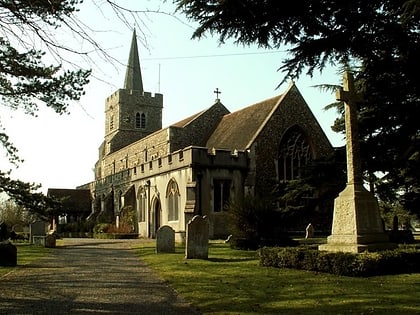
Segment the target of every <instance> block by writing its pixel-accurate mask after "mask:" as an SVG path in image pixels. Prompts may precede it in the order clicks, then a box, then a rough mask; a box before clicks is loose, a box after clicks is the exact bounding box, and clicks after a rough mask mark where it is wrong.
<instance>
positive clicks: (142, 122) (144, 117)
mask: <svg viewBox="0 0 420 315" xmlns="http://www.w3.org/2000/svg"><path fill="white" fill-rule="evenodd" d="M140 128H141V129H144V128H146V114H145V113H142V114H141V119H140Z"/></svg>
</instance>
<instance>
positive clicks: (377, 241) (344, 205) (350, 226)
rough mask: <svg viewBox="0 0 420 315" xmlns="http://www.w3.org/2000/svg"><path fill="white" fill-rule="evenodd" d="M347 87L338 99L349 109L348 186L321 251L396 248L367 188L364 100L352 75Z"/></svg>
mask: <svg viewBox="0 0 420 315" xmlns="http://www.w3.org/2000/svg"><path fill="white" fill-rule="evenodd" d="M343 85H344V90H339V91H337V97H336V98H337V100H338V101H343V102H344V108H345V126H346V158H347V185H346V188H345V189H344V190H343V191H342V192H341V193H340V194H339V195H338V197H337V198H336V199H335V200H334V213H333V223H332V231H331V235H330V236H329V237H328V238H327V244H323V245H320V246H319V250H325V251H331V252H351V253H360V252H364V251H376V250H384V249H391V248H395V246H396V245H395V244H393V243H391V242H389V238H388V236H387V235H386V233H385V231H384V228H383V225H382V220H381V217H380V215H379V207H378V201H377V200H376V198H375V196H374V195H373V194H372V193H371V192H369V191H368V190H366V188H365V187H364V185H363V177H362V163H361V157H360V151H359V139H358V126H357V125H358V124H357V109H356V106H357V102H360V100H361V97H360V96H359V95H358V94H356V93H355V89H354V82H353V76H352V75H351V73H349V72H346V73H344V76H343Z"/></svg>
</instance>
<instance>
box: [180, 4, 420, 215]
mask: <svg viewBox="0 0 420 315" xmlns="http://www.w3.org/2000/svg"><path fill="white" fill-rule="evenodd" d="M175 2H176V3H177V6H178V10H180V11H182V12H183V13H185V14H186V15H187V17H189V18H190V19H192V20H195V21H197V22H198V23H199V26H198V28H197V29H196V30H195V32H194V33H193V38H200V37H202V36H204V35H205V34H206V33H210V34H218V35H219V41H220V42H221V43H223V42H224V41H225V40H227V39H234V40H235V41H236V43H238V44H245V45H247V44H257V45H259V46H262V47H266V48H279V47H283V46H285V47H288V52H289V56H288V57H287V58H286V59H285V60H284V61H283V63H282V65H281V66H280V67H279V69H280V70H282V71H283V72H284V78H283V80H282V81H281V83H283V82H284V81H286V80H290V79H296V78H298V77H299V76H300V75H302V73H303V72H304V71H306V74H308V75H310V76H311V75H312V74H313V73H314V71H316V70H320V71H322V70H323V69H325V67H327V66H328V65H330V64H341V65H351V68H352V69H353V70H354V71H355V78H356V80H357V82H358V89H359V92H360V93H362V94H363V99H364V102H363V104H360V108H359V130H360V137H361V141H362V146H361V147H362V153H363V155H364V165H365V170H366V172H367V173H368V174H369V175H370V177H371V178H370V180H372V175H373V174H378V173H381V174H385V176H384V177H382V180H381V181H376V184H377V191H376V192H377V193H378V194H379V196H381V198H394V199H399V200H400V202H401V204H402V205H403V206H404V207H406V209H408V210H410V211H411V212H413V213H415V212H417V213H419V212H420V173H419V169H420V167H419V163H420V159H419V156H420V124H419V123H418V117H419V116H420V91H419V89H420V77H419V75H418V69H419V67H418V61H417V56H418V51H420V32H419V30H420V19H419V17H420V1H419V0H370V1H363V0H358V1H337V0H333V1H331V0H328V1H327V0H313V1H304V0H297V1H294V2H291V3H289V4H288V5H287V6H285V5H284V3H282V2H281V1H276V0H265V1H253V0H224V1H219V0H210V1H199V0H176V1H175ZM279 62H280V61H279ZM342 122H343V117H340V119H338V120H337V122H336V125H335V126H334V127H333V128H334V130H336V131H339V132H342V131H343V128H344V126H343V124H342Z"/></svg>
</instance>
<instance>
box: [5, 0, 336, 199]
mask: <svg viewBox="0 0 420 315" xmlns="http://www.w3.org/2000/svg"><path fill="white" fill-rule="evenodd" d="M118 2H119V3H120V4H122V5H126V4H127V3H128V5H130V6H131V8H134V9H138V10H145V9H149V10H156V11H157V10H159V11H160V12H166V13H172V12H173V11H174V7H173V5H172V4H171V3H167V2H163V3H162V1H158V0H145V1H138V2H137V1H136V2H135V4H133V3H134V1H133V2H131V1H122V0H121V1H118ZM126 17H127V19H126V22H123V21H122V20H121V19H119V18H118V16H117V15H116V13H115V12H114V11H112V10H111V8H110V7H109V6H108V5H107V4H106V3H105V2H104V1H101V0H86V1H85V2H84V4H83V5H82V6H81V8H80V12H79V14H78V18H79V20H80V21H82V22H83V23H84V25H85V27H86V30H89V32H90V34H91V36H92V37H93V38H94V39H95V41H97V42H98V43H99V45H100V46H101V47H102V48H103V49H104V50H105V51H106V53H107V54H109V55H110V56H112V58H113V61H109V60H105V58H103V57H101V55H98V54H97V53H95V52H92V54H91V55H90V60H86V59H84V58H82V57H81V56H78V55H71V54H70V55H66V60H67V61H70V62H71V63H73V65H74V64H75V65H77V66H80V67H83V68H91V69H92V77H91V80H90V83H89V84H88V85H87V86H86V87H85V92H86V93H85V95H83V96H82V98H81V99H80V101H78V102H75V103H73V104H72V105H71V106H70V107H69V111H70V114H65V115H58V114H56V113H55V112H53V111H52V110H50V109H48V108H41V110H40V111H39V113H38V117H31V116H28V115H25V114H24V113H23V112H21V111H10V110H8V109H6V108H4V106H0V117H1V124H2V127H3V128H4V129H5V132H6V133H7V134H8V135H9V137H10V140H11V141H12V142H13V144H14V145H15V146H16V147H17V148H18V150H19V152H18V155H19V157H20V158H22V159H23V160H24V162H23V163H21V164H20V165H19V167H18V168H15V167H14V166H13V165H10V164H9V163H8V162H7V157H6V156H5V154H2V155H0V169H1V170H3V171H5V170H9V169H11V170H12V172H11V177H12V178H16V179H20V180H23V181H26V182H31V183H36V184H41V188H40V191H42V192H44V193H46V192H47V190H48V188H76V187H77V186H79V185H83V184H86V183H89V182H91V181H93V180H94V173H93V168H94V165H95V162H96V161H97V160H98V148H99V146H100V144H101V142H102V141H103V138H104V132H105V113H104V109H105V99H106V98H107V97H108V96H110V95H111V94H112V93H113V92H115V91H116V90H117V89H119V88H122V87H123V83H124V76H125V70H126V64H127V60H128V54H129V49H130V44H131V38H132V27H133V26H134V25H135V20H134V18H132V17H131V16H130V15H127V16H126ZM139 21H140V23H137V25H136V32H137V35H138V47H139V54H140V65H141V71H142V78H143V86H144V90H145V91H147V92H151V93H162V94H163V106H164V107H163V123H162V125H163V127H164V128H165V127H167V126H169V125H171V124H173V123H175V122H177V121H179V120H182V119H183V118H186V117H188V116H191V115H193V114H195V113H197V112H200V111H202V110H204V109H206V108H208V107H210V106H211V105H212V104H213V103H214V101H215V99H216V95H215V93H214V91H215V90H216V88H217V89H219V90H220V91H221V94H220V95H219V98H220V100H221V102H222V103H223V104H224V105H225V106H226V107H227V108H228V109H229V110H230V111H231V112H233V111H236V110H239V109H242V108H244V107H246V106H249V105H252V104H254V103H256V102H259V101H262V100H265V99H268V98H271V97H273V96H276V95H278V94H281V93H283V92H284V91H285V90H286V88H287V87H288V84H289V83H290V82H286V83H285V84H283V85H281V86H278V85H279V83H280V82H281V80H282V78H283V77H282V76H283V74H282V73H281V72H278V71H277V69H278V68H279V67H280V66H281V65H282V60H283V59H284V57H285V56H286V54H285V49H284V50H267V49H262V48H258V47H257V46H255V45H251V46H246V47H244V46H238V45H235V44H234V43H233V42H227V43H225V44H223V45H220V44H219V43H218V40H217V39H218V38H217V36H214V37H212V36H210V35H208V36H207V37H206V38H203V39H191V36H192V33H193V31H194V26H196V23H195V22H192V21H188V20H187V19H186V18H185V17H184V16H183V15H182V14H176V16H175V17H174V16H171V15H169V14H163V13H148V14H140V15H139V16H138V18H137V22H139ZM130 28H131V29H130ZM57 39H58V41H63V42H65V43H71V44H72V47H75V48H76V49H80V51H82V50H84V49H86V48H88V44H87V43H85V42H83V41H80V40H77V38H76V37H75V36H72V35H71V34H69V33H68V32H67V33H66V32H62V31H60V30H58V33H57ZM73 41H74V44H73ZM46 58H48V56H46ZM50 60H53V59H50ZM63 65H66V64H65V63H63ZM69 67H71V65H69ZM340 83H341V77H340V75H339V74H337V73H336V71H335V70H334V69H327V70H324V71H323V73H315V75H314V77H313V78H310V77H308V76H305V75H302V76H301V77H300V78H299V79H297V80H295V84H296V86H297V88H298V89H299V90H300V92H301V93H302V95H303V97H304V99H305V101H306V102H307V103H308V105H309V107H310V109H311V110H312V112H313V114H314V115H315V117H316V118H317V120H318V122H319V124H320V125H321V127H322V129H323V130H324V132H325V134H326V135H327V137H328V139H329V140H330V142H331V143H332V145H333V146H341V145H343V144H344V141H343V135H341V134H336V133H334V132H333V131H331V125H332V124H333V122H334V120H335V119H336V117H337V114H336V113H335V112H334V111H333V110H330V111H324V110H323V108H324V106H325V105H327V104H330V103H333V102H335V97H334V95H333V94H331V93H328V92H322V91H320V90H319V89H318V88H315V87H314V85H319V84H340Z"/></svg>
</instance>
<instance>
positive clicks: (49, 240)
mask: <svg viewBox="0 0 420 315" xmlns="http://www.w3.org/2000/svg"><path fill="white" fill-rule="evenodd" d="M44 246H45V247H48V248H55V246H56V237H55V235H54V234H48V235H47V236H45V240H44Z"/></svg>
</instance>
